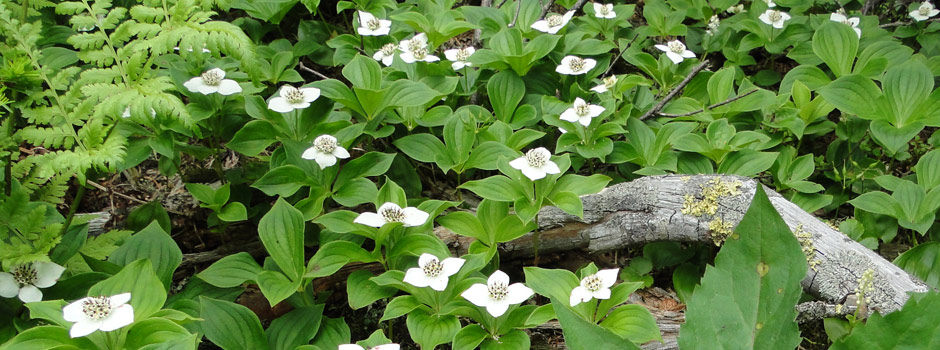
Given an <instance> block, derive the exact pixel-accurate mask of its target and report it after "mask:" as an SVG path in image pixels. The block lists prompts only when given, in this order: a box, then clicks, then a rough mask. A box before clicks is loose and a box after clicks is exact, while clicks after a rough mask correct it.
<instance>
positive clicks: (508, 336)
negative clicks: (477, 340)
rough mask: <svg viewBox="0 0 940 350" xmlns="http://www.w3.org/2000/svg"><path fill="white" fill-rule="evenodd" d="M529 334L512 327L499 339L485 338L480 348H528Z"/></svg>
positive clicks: (488, 349) (485, 349)
mask: <svg viewBox="0 0 940 350" xmlns="http://www.w3.org/2000/svg"><path fill="white" fill-rule="evenodd" d="M530 346H531V341H530V340H529V334H528V333H526V332H523V331H522V330H519V329H513V330H511V331H509V332H507V333H505V334H503V335H501V336H500V337H499V339H498V340H497V339H493V338H489V339H485V340H484V341H483V344H481V346H480V350H516V349H530V348H531V347H530Z"/></svg>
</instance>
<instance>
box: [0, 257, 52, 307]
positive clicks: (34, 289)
mask: <svg viewBox="0 0 940 350" xmlns="http://www.w3.org/2000/svg"><path fill="white" fill-rule="evenodd" d="M63 271H65V268H64V267H62V266H60V265H59V264H56V263H54V262H47V261H40V262H34V263H29V264H22V265H17V266H14V267H13V269H11V270H10V272H9V273H6V272H0V297H4V298H12V297H15V296H19V298H20V300H21V301H23V302H24V303H31V302H34V301H41V300H42V291H40V290H39V288H49V287H52V285H54V284H55V282H56V281H57V280H58V279H59V277H60V276H62V272H63Z"/></svg>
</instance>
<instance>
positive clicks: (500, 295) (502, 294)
mask: <svg viewBox="0 0 940 350" xmlns="http://www.w3.org/2000/svg"><path fill="white" fill-rule="evenodd" d="M486 289H487V291H489V292H490V299H493V300H496V301H500V300H503V299H506V289H507V288H506V284H505V283H500V282H496V283H494V284H491V285H488V286H486Z"/></svg>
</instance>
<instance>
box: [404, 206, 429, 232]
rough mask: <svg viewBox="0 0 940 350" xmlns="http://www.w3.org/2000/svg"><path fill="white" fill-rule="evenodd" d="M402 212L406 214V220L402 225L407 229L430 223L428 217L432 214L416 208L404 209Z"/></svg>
mask: <svg viewBox="0 0 940 350" xmlns="http://www.w3.org/2000/svg"><path fill="white" fill-rule="evenodd" d="M402 212H403V213H404V214H405V219H404V220H402V224H404V225H405V227H410V226H421V225H424V223H425V222H427V221H428V217H430V216H431V214H428V213H425V212H424V211H422V210H420V209H418V208H415V207H407V208H404V209H402Z"/></svg>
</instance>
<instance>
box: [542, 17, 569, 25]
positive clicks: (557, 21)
mask: <svg viewBox="0 0 940 350" xmlns="http://www.w3.org/2000/svg"><path fill="white" fill-rule="evenodd" d="M545 21H547V22H548V26H549V27H557V26H560V25H561V24H562V23H564V22H565V18H564V17H562V16H561V15H551V16H548V17H546V18H545Z"/></svg>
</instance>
